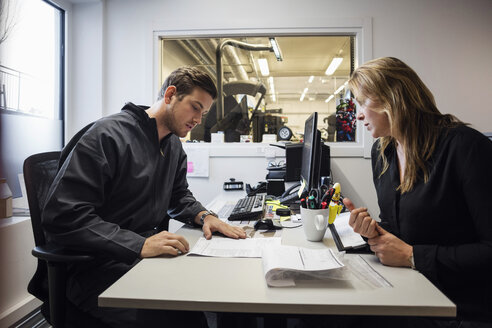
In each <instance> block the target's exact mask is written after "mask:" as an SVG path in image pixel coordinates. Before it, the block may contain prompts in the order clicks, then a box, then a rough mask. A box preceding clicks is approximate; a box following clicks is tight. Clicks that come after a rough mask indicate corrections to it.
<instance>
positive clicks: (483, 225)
mask: <svg viewBox="0 0 492 328" xmlns="http://www.w3.org/2000/svg"><path fill="white" fill-rule="evenodd" d="M349 88H350V90H351V91H352V93H353V94H354V96H355V98H356V100H357V102H358V104H359V107H358V108H359V113H358V117H357V118H358V119H359V120H361V121H363V122H364V126H366V128H367V129H368V130H369V131H370V132H371V134H372V136H373V137H374V138H378V139H377V141H376V142H375V143H374V145H373V148H372V168H373V179H374V184H375V187H376V192H377V196H378V203H379V208H380V219H381V222H380V223H377V222H376V221H375V220H373V219H372V218H371V216H370V215H369V213H368V212H367V209H366V208H355V207H354V205H353V204H352V202H351V201H350V200H349V199H345V200H344V203H345V205H346V206H347V208H348V209H349V210H350V211H351V215H350V225H351V226H352V227H353V229H354V231H355V232H358V233H360V234H361V235H362V236H364V237H367V238H368V243H369V245H370V247H371V250H372V251H373V252H375V254H376V256H377V257H378V258H379V260H380V261H381V263H383V264H385V265H390V266H400V267H409V268H414V269H416V270H418V271H419V272H421V273H422V274H424V275H425V276H426V277H427V278H428V279H429V280H430V281H432V282H433V283H434V284H435V285H436V286H437V287H438V288H439V289H440V290H441V291H442V292H443V293H444V294H446V295H447V296H448V297H449V298H450V299H451V300H452V301H453V302H454V303H456V304H457V309H458V320H457V321H456V323H460V324H461V323H462V320H465V326H466V322H469V321H485V322H487V321H488V322H490V320H491V318H492V283H491V282H490V281H491V279H492V142H491V141H490V140H489V139H487V138H486V137H485V136H484V135H483V134H481V133H480V132H478V131H476V130H474V129H472V128H470V127H468V126H467V125H466V124H464V123H462V122H461V121H459V120H458V119H457V118H456V117H454V116H452V115H449V114H441V113H440V112H439V110H438V109H437V107H436V103H435V101H434V97H433V95H432V93H431V92H430V91H429V89H428V88H427V87H426V86H425V85H424V83H423V82H422V81H421V79H420V78H419V77H418V75H417V74H416V73H415V72H414V71H413V70H412V69H411V68H410V67H409V66H407V65H406V64H405V63H403V62H402V61H401V60H399V59H396V58H390V57H386V58H378V59H375V60H372V61H369V62H367V63H365V64H364V65H362V66H360V67H359V68H357V69H356V70H355V72H354V73H353V75H352V77H351V79H350V80H349ZM448 323H449V322H448ZM448 323H447V324H448ZM483 324H484V325H486V326H489V323H481V324H479V325H480V326H481V325H483ZM462 327H463V326H462ZM474 327H475V326H474Z"/></svg>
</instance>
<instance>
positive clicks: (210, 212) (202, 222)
mask: <svg viewBox="0 0 492 328" xmlns="http://www.w3.org/2000/svg"><path fill="white" fill-rule="evenodd" d="M207 215H212V216H215V217H216V218H218V217H219V216H218V215H217V214H215V213H214V212H212V211H206V212H205V213H203V214H202V215H200V223H201V224H202V225H203V224H204V223H205V222H204V220H205V217H206V216H207Z"/></svg>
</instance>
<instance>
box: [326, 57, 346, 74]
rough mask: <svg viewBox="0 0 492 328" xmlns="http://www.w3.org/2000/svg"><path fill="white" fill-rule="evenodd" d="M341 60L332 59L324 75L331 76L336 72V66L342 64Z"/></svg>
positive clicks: (340, 58)
mask: <svg viewBox="0 0 492 328" xmlns="http://www.w3.org/2000/svg"><path fill="white" fill-rule="evenodd" d="M342 60H343V58H342V57H333V59H332V61H331V63H330V65H328V68H327V69H326V72H325V74H326V75H332V74H333V73H335V71H336V70H337V68H338V66H340V64H341V63H342Z"/></svg>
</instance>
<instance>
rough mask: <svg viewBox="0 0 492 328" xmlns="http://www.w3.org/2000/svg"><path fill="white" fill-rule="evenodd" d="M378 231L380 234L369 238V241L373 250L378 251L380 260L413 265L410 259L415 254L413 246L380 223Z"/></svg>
mask: <svg viewBox="0 0 492 328" xmlns="http://www.w3.org/2000/svg"><path fill="white" fill-rule="evenodd" d="M377 231H378V233H379V236H377V237H374V238H369V239H368V240H367V243H368V244H369V245H370V246H371V250H372V251H373V252H374V253H376V256H377V257H378V258H379V261H381V263H383V264H384V265H389V266H403V267H411V263H410V261H409V259H410V256H411V255H412V254H413V247H412V246H410V245H408V244H407V243H405V242H404V241H403V240H401V239H399V238H398V237H396V236H395V235H393V234H391V233H389V232H387V231H386V230H384V229H383V228H381V227H380V226H379V225H378V226H377Z"/></svg>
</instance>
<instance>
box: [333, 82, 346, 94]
mask: <svg viewBox="0 0 492 328" xmlns="http://www.w3.org/2000/svg"><path fill="white" fill-rule="evenodd" d="M343 89H345V85H344V84H342V85H341V86H340V87H339V88H338V89H337V91H335V94H336V95H337V94H339V93H340V91H342V90H343Z"/></svg>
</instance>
